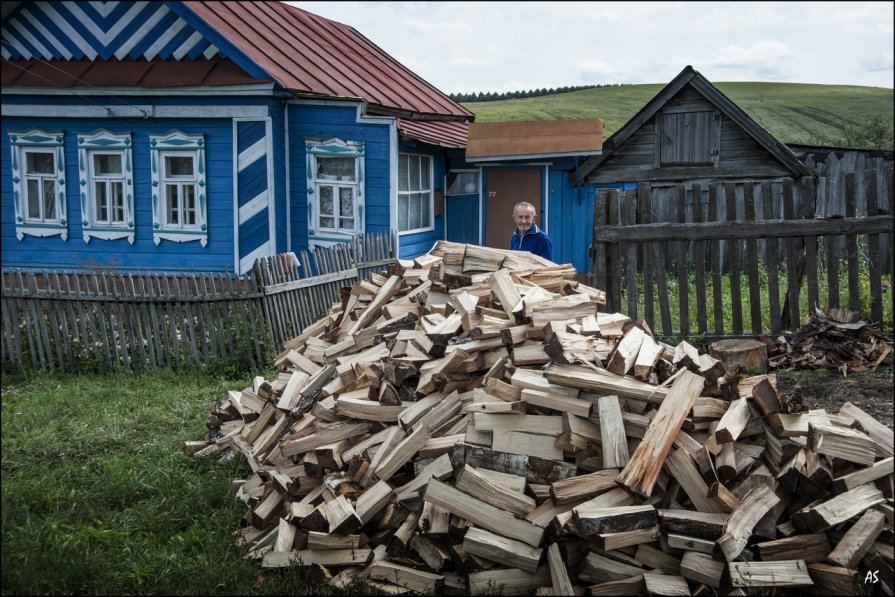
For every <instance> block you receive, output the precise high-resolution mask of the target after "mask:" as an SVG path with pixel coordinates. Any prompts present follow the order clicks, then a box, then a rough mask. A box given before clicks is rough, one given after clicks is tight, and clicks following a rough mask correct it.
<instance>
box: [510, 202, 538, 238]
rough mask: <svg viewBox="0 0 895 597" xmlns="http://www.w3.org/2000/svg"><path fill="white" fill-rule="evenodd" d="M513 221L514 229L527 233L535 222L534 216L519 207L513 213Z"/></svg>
mask: <svg viewBox="0 0 895 597" xmlns="http://www.w3.org/2000/svg"><path fill="white" fill-rule="evenodd" d="M513 219H514V220H516V228H518V229H519V230H521V231H522V232H528V229H529V228H531V225H532V224H534V221H535V217H534V214H532V213H531V210H530V209H528V208H527V207H520V208H519V209H517V210H516V211H515V212H513Z"/></svg>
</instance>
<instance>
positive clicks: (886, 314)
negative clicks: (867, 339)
mask: <svg viewBox="0 0 895 597" xmlns="http://www.w3.org/2000/svg"><path fill="white" fill-rule="evenodd" d="M621 271H624V270H621ZM839 272H840V274H839V275H840V277H839V306H840V307H842V308H848V305H849V302H848V276H847V273H846V268H845V263H844V262H843V263H842V264H840V267H839ZM889 278H890V276H888V275H882V276H881V281H882V286H883V287H884V288H891V280H889ZM758 279H759V286H760V291H759V299H760V307H761V329H762V330H763V331H764V332H768V331H769V330H770V327H771V316H770V308H769V307H770V303H769V296H770V294H769V292H768V273H767V270H766V269H765V267H764V265H763V264H762V266H760V267H759V270H758ZM665 281H666V286H667V289H668V309H669V311H670V315H671V328H672V329H671V332H672V333H671V334H666V330H665V329H664V327H663V326H662V311H661V310H660V301H659V296H658V289H657V287H656V285H655V282H654V283H653V297H654V299H653V314H654V318H655V319H654V324H653V332H654V333H655V334H656V335H657V336H658V335H662V336H665V337H666V338H674V337H677V336H678V335H679V332H680V330H681V325H680V323H681V316H680V285H679V283H678V278H677V273H676V272H674V271H667V272H666V273H665ZM858 281H859V285H858V286H859V290H860V303H861V311H862V312H863V313H864V314H865V317H866V318H868V319H869V317H870V313H871V310H870V307H871V305H870V282H869V272H868V270H867V262H866V260H862V261H861V262H860V267H859V271H858ZM622 284H624V282H622ZM777 285H778V290H779V305H780V309H781V310H782V309H783V305H784V302H785V301H786V286H787V281H786V271H785V270H783V269H781V270H780V271H779V272H778V274H777ZM890 292H891V290H888V291H885V292H883V300H882V307H883V322H882V323H883V325H882V327H884V328H885V329H887V330H892V329H893V312H892V295H891V294H890ZM713 294H714V281H713V276H712V272H711V270H708V271H706V274H705V297H704V300H705V303H706V325H707V330H706V335H708V336H712V335H714V330H715V307H714V299H713ZM687 296H688V299H687V305H688V313H687V315H688V317H687V320H688V322H689V325H690V330H689V331H690V335H691V337H692V340H695V341H697V342H698V340H699V339H698V336H699V335H700V334H699V328H698V322H697V308H696V304H697V296H696V275H695V273H694V272H690V273H689V276H688V279H687ZM732 296H733V295H732V293H731V291H730V276H729V275H727V274H725V275H723V276H721V317H722V318H723V321H724V329H725V331H726V333H732V321H733V301H732ZM828 299H829V292H828V288H827V278H826V275H825V273H824V271H823V270H821V271H819V272H818V302H819V305H818V306H819V308H820V309H822V310H823V309H825V308H826V306H827V305H828V304H829V300H828ZM750 300H751V299H750V294H749V276H748V274H747V272H746V271H743V272H742V273H741V276H740V304H741V313H742V322H743V334H745V335H751V334H752V313H751V309H750ZM618 311H620V312H622V313H625V314H628V298H627V288H626V287H625V286H622V292H621V305H620V308H619V309H618ZM813 314H814V309H813V306H812V307H811V310H810V311H809V305H808V290H807V285H806V283H805V282H804V281H803V282H802V286H801V287H800V291H799V317H800V320H801V323H804V321H805V320H806V319H808V317H809V316H810V315H813ZM637 317H638V318H640V319H642V318H643V317H644V294H643V276H642V275H640V274H638V276H637ZM801 323H800V324H799V325H797V326H795V328H793V329H797V328H798V327H801Z"/></svg>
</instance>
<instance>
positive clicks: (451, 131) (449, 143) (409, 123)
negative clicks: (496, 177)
mask: <svg viewBox="0 0 895 597" xmlns="http://www.w3.org/2000/svg"><path fill="white" fill-rule="evenodd" d="M397 124H398V134H399V135H401V136H402V137H406V138H408V139H414V140H416V141H422V142H423V143H429V144H431V145H438V146H439V147H447V148H449V149H451V148H457V149H463V148H464V147H466V137H467V134H468V132H469V123H467V122H455V121H444V120H405V119H403V118H398V119H397Z"/></svg>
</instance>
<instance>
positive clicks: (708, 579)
mask: <svg viewBox="0 0 895 597" xmlns="http://www.w3.org/2000/svg"><path fill="white" fill-rule="evenodd" d="M725 572H726V566H724V564H722V563H721V562H718V561H716V560H713V559H712V556H710V555H706V554H704V553H699V552H696V551H687V552H684V555H683V557H682V558H681V576H683V577H684V578H688V579H690V580H692V581H694V582H698V583H702V584H704V585H708V586H710V587H714V588H716V589H718V588H720V587H721V580H722V578H723V576H724V573H725Z"/></svg>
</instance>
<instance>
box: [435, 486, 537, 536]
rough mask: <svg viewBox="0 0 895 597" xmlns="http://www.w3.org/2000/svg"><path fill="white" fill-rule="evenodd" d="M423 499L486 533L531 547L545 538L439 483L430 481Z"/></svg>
mask: <svg viewBox="0 0 895 597" xmlns="http://www.w3.org/2000/svg"><path fill="white" fill-rule="evenodd" d="M423 499H425V500H426V501H427V502H431V503H433V504H435V505H437V506H441V507H442V508H444V509H445V510H448V511H449V512H451V513H453V514H456V515H457V516H461V517H463V518H465V519H466V520H468V521H470V522H472V523H473V524H476V525H478V526H480V527H483V528H485V529H488V530H489V531H492V532H495V533H500V534H501V535H503V536H505V537H509V538H511V539H518V540H519V541H522V542H524V543H527V544H529V545H531V546H533V547H537V546H538V545H539V544H540V542H541V538H542V537H543V535H544V529H541V528H539V527H536V526H535V525H533V524H531V523H530V522H527V521H524V520H520V519H518V518H515V517H514V516H513V515H512V514H511V513H509V512H507V511H505V510H501V509H499V508H496V507H494V506H492V505H491V504H486V503H485V502H483V501H481V500H477V499H475V498H473V497H472V496H469V495H467V494H465V493H463V492H462V491H460V490H458V489H455V488H453V487H451V486H450V485H447V484H445V483H442V482H441V481H436V480H434V479H433V480H430V481H429V485H428V487H427V488H426V493H425V495H424V497H423Z"/></svg>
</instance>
